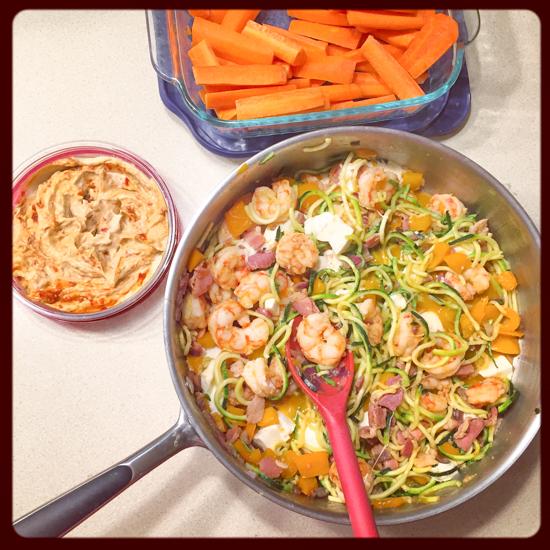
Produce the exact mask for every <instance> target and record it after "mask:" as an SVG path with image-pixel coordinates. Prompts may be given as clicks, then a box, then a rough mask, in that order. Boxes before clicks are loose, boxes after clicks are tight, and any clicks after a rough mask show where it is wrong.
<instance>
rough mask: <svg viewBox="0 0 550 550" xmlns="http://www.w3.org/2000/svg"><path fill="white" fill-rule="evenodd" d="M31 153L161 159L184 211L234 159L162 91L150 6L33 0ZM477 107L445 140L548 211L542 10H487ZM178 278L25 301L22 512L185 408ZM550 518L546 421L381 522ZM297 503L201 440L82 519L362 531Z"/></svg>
mask: <svg viewBox="0 0 550 550" xmlns="http://www.w3.org/2000/svg"><path fill="white" fill-rule="evenodd" d="M13 38H14V63H13V76H14V88H13V92H14V93H13V97H14V103H13V106H14V113H13V124H14V126H13V127H14V151H13V164H14V166H17V165H18V164H19V163H21V162H22V161H24V160H25V159H26V158H28V157H29V156H31V155H33V154H34V153H36V152H37V151H39V150H41V149H43V148H45V147H48V146H50V145H53V144H56V143H61V142H65V141H72V140H83V139H94V140H102V141H109V142H112V143H116V144H120V145H122V146H124V147H127V148H128V149H130V150H132V151H134V152H136V153H137V154H139V155H141V156H143V157H144V158H145V159H147V160H148V161H149V162H150V163H151V164H153V166H155V167H156V168H157V169H158V170H159V172H160V173H161V174H162V175H163V176H164V177H165V179H166V181H167V182H168V184H169V185H170V188H171V190H172V194H173V196H174V199H175V201H176V204H177V206H178V209H179V212H180V214H181V216H182V218H183V220H184V222H185V220H186V219H187V218H188V217H189V216H190V215H192V214H193V213H194V212H195V211H196V209H197V208H198V207H199V206H201V205H202V204H203V203H204V201H206V199H207V197H208V192H209V190H210V189H213V188H214V186H215V185H217V183H218V182H219V181H220V180H221V179H222V178H223V177H225V176H226V174H227V173H228V172H229V171H230V170H231V169H233V167H234V166H235V165H236V163H235V162H234V161H231V160H227V159H224V158H221V157H217V156H214V155H212V154H211V153H209V152H207V151H206V150H204V149H203V148H201V146H200V145H198V144H197V143H196V142H195V141H194V140H193V138H192V136H191V135H190V133H189V132H188V131H187V129H186V127H185V126H184V125H183V124H182V123H180V121H179V120H178V119H177V118H176V117H174V116H173V115H172V114H171V113H169V112H168V111H167V110H166V109H165V108H164V106H163V104H162V102H161V100H160V98H159V95H158V88H157V83H156V77H155V73H154V71H153V69H152V67H151V65H150V62H149V53H148V47H147V36H146V29H145V16H144V12H143V11H113V12H105V11H62V12H60V11H24V12H21V13H20V14H19V15H18V16H17V17H16V18H15V20H14V23H13ZM466 57H467V62H468V68H469V72H470V80H471V88H472V113H471V115H470V118H469V120H468V122H467V124H466V125H465V127H464V128H463V129H462V130H461V131H460V132H459V133H458V134H457V135H455V136H453V137H451V138H449V139H446V140H445V143H446V144H447V145H449V146H451V147H453V148H455V149H457V150H458V151H460V152H462V153H464V154H465V155H467V156H469V157H470V158H472V159H473V160H474V161H476V162H478V163H479V164H480V165H481V166H483V167H484V168H486V169H487V170H488V171H489V172H490V173H492V174H493V175H494V176H495V177H496V178H497V179H499V180H500V181H501V182H502V183H503V184H504V185H506V186H507V187H508V188H509V189H510V190H511V191H512V193H513V194H514V195H515V196H516V197H517V198H518V200H519V201H520V202H521V203H522V205H523V206H524V207H525V209H526V210H527V213H528V214H529V215H530V216H531V218H532V219H533V220H534V221H535V223H536V224H537V225H538V224H539V220H540V204H539V201H540V198H539V197H540V171H539V170H540V22H539V20H538V18H537V16H536V15H535V14H534V13H532V12H528V11H518V12H510V11H498V12H492V11H484V12H482V30H481V34H480V35H479V37H478V38H477V40H476V41H475V43H474V45H473V46H471V47H470V48H468V51H467V54H466ZM163 290H164V287H162V288H160V289H158V290H157V291H156V292H155V294H154V295H153V296H151V297H150V298H149V299H148V300H146V302H145V303H143V304H142V305H140V306H138V307H137V308H135V309H134V310H132V311H131V313H128V314H126V315H123V316H121V317H120V318H117V319H114V320H111V321H106V322H104V323H101V324H99V325H95V326H63V325H60V324H56V323H54V322H52V321H49V320H47V319H45V318H42V317H40V316H38V315H35V314H34V313H33V312H31V311H30V310H28V309H27V308H25V307H24V306H22V305H21V304H19V303H18V302H14V306H13V326H14V327H13V328H14V338H13V346H14V347H13V374H14V378H13V391H14V394H13V430H14V433H13V517H14V518H16V517H19V516H21V515H23V514H24V513H26V512H28V511H29V510H31V509H33V508H35V507H36V506H38V505H40V504H42V503H43V502H45V501H47V500H49V499H50V498H53V497H54V496H56V495H58V494H60V493H62V492H64V491H65V490H67V489H69V488H71V487H72V486H74V485H77V484H78V483H80V482H82V481H83V480H85V479H87V478H89V477H91V476H93V475H94V474H96V473H97V472H100V471H101V470H103V469H105V468H106V467H108V466H110V465H111V464H113V463H114V462H117V461H118V460H120V459H122V458H124V457H125V456H127V455H129V454H130V453H132V452H134V451H135V450H137V449H138V448H140V447H141V446H143V445H144V444H146V443H148V442H149V441H150V440H152V439H154V438H155V437H156V436H158V435H159V434H160V433H162V432H163V431H165V430H166V429H167V428H168V427H169V426H170V425H171V424H172V423H173V422H174V421H175V419H176V417H177V414H178V408H179V407H178V400H177V397H176V394H175V392H174V389H173V387H172V382H171V379H170V376H169V374H168V371H167V367H166V360H165V354H164V346H163V339H162V314H161V310H162V308H161V300H162V293H163ZM539 525H540V458H539V441H538V437H537V438H536V439H535V441H534V442H533V443H532V444H531V445H530V447H529V448H528V449H527V451H526V452H525V453H524V454H523V456H522V457H521V458H520V459H519V460H518V462H517V463H516V464H515V465H514V466H513V467H512V468H511V469H510V470H509V471H508V472H507V473H506V474H505V476H504V477H502V478H501V479H499V480H498V481H497V482H496V483H494V484H493V485H492V486H491V487H490V488H489V489H487V490H486V491H484V492H483V493H482V494H480V495H479V496H477V497H476V498H475V499H474V500H472V501H470V502H467V503H466V504H463V505H461V506H459V507H458V508H455V509H454V510H452V511H450V512H446V513H443V514H441V515H439V516H437V517H434V518H431V519H429V520H424V521H419V522H416V523H413V524H405V525H400V526H395V527H384V528H381V529H380V531H381V535H382V536H386V537H388V536H405V537H409V536H448V535H451V536H529V535H532V534H533V533H535V532H536V531H537V529H538V527H539ZM350 534H351V530H350V529H349V528H347V527H343V526H337V525H332V524H327V523H321V522H318V521H315V520H312V519H308V518H305V517H302V516H299V515H297V514H294V513H292V512H290V511H287V510H285V509H283V508H281V507H279V506H277V505H275V504H273V503H271V502H270V501H268V500H267V499H264V498H262V497H260V496H259V495H257V494H256V493H255V492H254V491H252V490H251V489H249V488H248V487H246V486H244V485H243V484H242V483H240V482H239V481H238V480H237V479H236V478H235V477H233V476H232V475H231V474H230V473H229V472H228V471H227V470H226V469H225V468H224V467H223V466H222V465H221V464H220V463H218V462H217V460H216V459H215V458H214V457H213V456H212V455H211V454H210V453H209V452H208V451H206V450H204V449H197V448H195V449H188V450H186V451H184V452H182V453H180V454H179V455H176V456H175V457H173V458H172V459H170V460H169V461H168V462H166V463H164V464H163V465H162V466H160V467H159V468H157V469H156V470H155V471H153V472H152V473H150V474H149V475H147V476H146V477H145V478H143V479H142V480H140V481H139V482H138V483H136V484H135V485H134V486H132V487H131V488H129V489H128V490H127V491H126V492H124V493H123V494H122V495H120V496H119V497H117V498H116V499H115V500H113V501H112V502H111V503H110V504H108V505H107V506H105V508H103V509H102V510H100V511H99V512H98V513H96V514H95V515H94V516H92V517H91V518H90V519H88V520H87V521H86V522H84V523H83V524H81V525H80V526H79V527H78V528H77V529H75V530H74V531H72V532H71V533H70V535H69V536H81V537H106V536H113V537H121V536H137V537H155V536H157V537H166V536H168V537H179V536H256V537H257V536H312V537H319V536H326V537H331V536H349V535H350Z"/></svg>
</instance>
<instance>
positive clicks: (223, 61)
mask: <svg viewBox="0 0 550 550" xmlns="http://www.w3.org/2000/svg"><path fill="white" fill-rule="evenodd" d="M238 64H239V63H235V62H234V61H229V59H224V58H223V57H218V65H238Z"/></svg>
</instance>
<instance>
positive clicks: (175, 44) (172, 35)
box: [166, 10, 181, 78]
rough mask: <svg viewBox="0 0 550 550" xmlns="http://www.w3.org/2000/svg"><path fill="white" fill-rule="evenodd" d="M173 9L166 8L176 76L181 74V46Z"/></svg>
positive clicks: (173, 67)
mask: <svg viewBox="0 0 550 550" xmlns="http://www.w3.org/2000/svg"><path fill="white" fill-rule="evenodd" d="M173 13H174V12H173V11H172V10H166V27H167V30H168V44H169V47H170V60H171V61H172V73H173V75H174V76H175V77H176V78H179V76H180V73H181V71H180V64H179V48H178V41H177V37H176V28H175V26H174V21H173V19H172V14H173Z"/></svg>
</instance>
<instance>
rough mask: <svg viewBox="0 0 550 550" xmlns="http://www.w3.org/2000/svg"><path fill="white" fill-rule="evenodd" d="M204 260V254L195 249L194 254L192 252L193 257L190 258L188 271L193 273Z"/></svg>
mask: <svg viewBox="0 0 550 550" xmlns="http://www.w3.org/2000/svg"><path fill="white" fill-rule="evenodd" d="M203 260H204V254H203V253H202V252H201V251H200V250H199V249H198V248H195V249H194V250H193V252H191V256H189V261H188V262H187V271H189V272H191V271H193V270H194V269H195V268H196V267H197V266H198V265H199V264H200V263H201V262H202V261H203Z"/></svg>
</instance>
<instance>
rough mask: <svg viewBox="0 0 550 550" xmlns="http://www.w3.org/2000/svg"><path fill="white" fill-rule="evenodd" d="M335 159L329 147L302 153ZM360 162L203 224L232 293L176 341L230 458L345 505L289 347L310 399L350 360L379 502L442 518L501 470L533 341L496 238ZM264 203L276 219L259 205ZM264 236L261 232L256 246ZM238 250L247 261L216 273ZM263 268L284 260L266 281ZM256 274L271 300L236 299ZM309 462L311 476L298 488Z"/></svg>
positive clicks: (261, 294)
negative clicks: (501, 439)
mask: <svg viewBox="0 0 550 550" xmlns="http://www.w3.org/2000/svg"><path fill="white" fill-rule="evenodd" d="M330 146H331V139H330V138H327V139H325V141H324V142H323V143H321V144H319V145H316V146H313V147H306V148H304V151H305V152H315V151H320V150H322V149H327V148H329V147H330ZM358 155H359V151H358V152H357V154H356V153H355V152H353V151H352V152H349V153H347V154H346V155H345V156H343V155H342V156H340V157H338V158H337V159H334V162H333V163H332V164H330V165H328V166H325V167H323V168H320V169H317V168H315V169H308V168H307V167H306V168H303V169H301V170H299V171H298V172H296V173H295V174H289V175H288V176H286V179H279V180H278V181H279V183H278V187H277V189H278V191H277V194H275V193H268V192H266V191H265V188H264V190H263V191H262V193H263V194H262V195H261V196H256V197H255V198H254V200H253V199H251V198H250V197H251V195H247V196H245V197H243V199H242V203H244V205H245V206H244V209H243V208H242V203H241V207H240V208H241V211H240V213H239V212H236V213H235V212H233V214H234V216H233V217H231V218H228V221H227V222H226V223H225V224H224V223H221V224H219V223H218V224H216V223H211V224H209V225H208V227H207V229H206V231H205V232H204V233H203V235H202V236H201V238H200V240H199V242H198V243H197V248H198V249H199V251H201V253H202V254H203V255H204V264H203V265H204V266H206V267H207V268H208V269H210V271H211V275H212V281H213V282H214V283H216V284H217V285H218V287H219V288H218V289H216V292H214V293H212V295H211V292H210V290H209V291H208V292H205V293H202V294H201V295H200V296H194V295H193V294H192V293H189V294H188V296H186V297H185V299H184V302H183V306H182V312H181V313H182V314H181V321H180V325H179V326H178V331H177V333H176V334H177V342H178V343H179V345H180V347H181V350H182V354H183V356H185V357H186V362H187V368H188V369H189V376H192V375H191V371H193V373H195V374H196V375H198V378H199V381H200V384H199V389H200V390H202V395H205V396H206V397H207V399H208V400H209V401H210V404H209V407H210V408H209V410H208V411H206V412H205V414H211V415H212V417H213V419H214V421H215V423H216V426H217V428H218V429H220V430H221V431H223V432H228V433H229V436H227V437H226V439H227V440H228V441H234V442H233V443H228V447H229V448H230V450H231V451H232V452H234V453H236V454H237V455H238V456H240V457H241V458H242V459H243V460H244V461H245V462H246V463H247V467H249V468H250V469H251V470H252V471H253V472H255V473H256V474H257V475H258V476H259V477H261V478H262V479H265V480H266V482H268V483H269V484H270V486H272V487H276V488H279V489H280V490H281V491H287V492H292V491H294V492H302V493H305V494H308V495H313V496H316V497H318V498H319V497H326V498H327V499H328V500H330V501H333V502H338V503H344V502H345V498H344V494H343V493H342V490H341V485H340V481H339V478H338V472H337V469H336V467H335V464H334V462H333V455H332V448H331V445H330V442H329V440H328V436H327V431H326V428H325V425H324V423H323V419H322V417H321V415H320V414H319V412H318V411H317V409H316V408H315V407H314V406H313V405H312V403H311V402H310V401H309V399H308V398H307V397H306V396H305V395H304V394H303V393H302V392H301V391H300V389H299V387H298V385H297V384H296V383H295V382H294V380H292V377H291V375H290V372H289V370H288V364H287V361H288V359H287V350H291V353H292V354H293V361H296V362H297V363H298V365H299V367H298V368H300V369H303V370H302V373H303V379H304V381H305V382H306V383H308V386H309V387H310V388H312V391H317V390H318V386H316V385H315V383H313V382H312V380H318V381H320V382H321V381H324V382H326V385H327V386H336V385H337V384H338V372H339V365H340V362H341V360H342V358H343V356H344V353H345V352H346V350H348V351H350V352H351V354H352V356H353V360H354V373H353V381H352V384H351V389H350V391H349V396H348V400H347V408H346V411H347V418H346V422H347V426H348V429H349V432H350V436H351V439H352V442H353V445H354V448H355V452H356V455H357V459H358V461H359V465H360V468H361V472H362V475H363V479H364V481H365V485H366V486H367V488H368V492H369V495H370V498H371V500H373V502H378V504H377V505H380V506H381V507H388V506H397V505H402V504H407V503H414V502H423V503H432V502H436V501H437V500H438V499H439V498H440V494H442V493H444V492H446V491H454V490H457V489H459V488H460V487H461V486H462V484H463V478H464V475H465V472H466V471H467V468H468V464H471V463H473V462H477V461H480V460H483V459H484V458H486V457H487V456H489V455H490V449H491V447H492V445H493V443H494V440H495V438H496V437H498V432H497V426H498V422H497V421H498V417H499V416H500V415H501V414H503V413H504V411H506V410H507V409H508V408H509V406H510V405H511V404H512V403H513V402H514V400H515V398H516V396H517V389H516V388H515V387H514V385H513V384H512V383H511V382H510V380H509V379H510V377H511V373H512V372H513V366H512V365H511V363H510V360H511V357H512V356H514V355H517V354H518V353H519V345H518V344H517V342H518V340H519V339H520V338H521V336H522V333H521V328H520V326H519V323H520V322H521V318H520V317H519V312H520V310H519V304H518V297H517V290H516V283H517V281H515V276H514V275H513V273H512V272H511V270H512V266H511V265H510V264H509V263H508V262H507V261H506V259H505V258H504V255H503V253H502V250H501V248H500V246H499V243H498V242H497V241H496V240H495V239H494V238H493V236H492V234H491V232H490V228H489V226H487V223H486V222H485V221H483V220H478V219H477V218H476V216H475V215H473V214H471V213H469V212H468V210H467V209H466V207H465V206H464V205H462V203H461V202H460V201H459V199H458V198H456V197H454V196H453V195H450V194H436V195H428V194H427V193H426V192H425V191H424V190H423V189H422V188H421V187H422V185H423V181H424V178H423V175H422V174H419V173H416V172H411V171H409V170H406V169H405V168H403V167H400V166H398V165H397V164H395V163H391V162H386V161H384V160H382V159H378V158H374V157H371V156H369V155H367V154H363V156H368V157H369V158H368V160H367V159H366V158H362V157H361V156H358ZM266 160H267V159H266ZM285 182H286V183H285ZM271 183H272V182H266V183H261V184H259V185H262V186H263V187H265V186H266V185H270V184H271ZM260 199H261V200H262V201H264V204H263V205H262V206H261V207H259V206H258V208H261V210H262V211H263V212H269V213H270V214H271V213H273V215H272V216H270V217H269V218H266V217H263V216H262V215H260V213H259V212H258V211H257V210H256V208H255V207H254V206H253V205H258V204H259V203H260ZM266 201H267V202H266ZM269 201H276V204H275V203H273V204H271V203H270V202H269ZM472 206H474V205H472ZM275 213H276V215H275ZM327 213H330V214H332V216H328V215H327ZM321 214H323V216H320V215H321ZM239 216H240V217H239ZM318 216H319V218H318V220H319V223H321V220H323V223H324V220H325V219H329V218H330V219H333V218H334V217H337V218H338V221H339V223H340V225H341V224H342V223H343V224H345V225H346V226H347V228H349V229H348V230H347V233H345V235H346V236H345V238H343V241H342V242H339V239H340V237H341V235H340V234H339V231H340V229H339V227H338V225H335V226H334V227H332V226H331V227H330V228H324V230H321V229H316V228H315V223H314V222H311V226H310V225H309V223H308V224H305V221H306V220H309V219H311V218H316V217H318ZM230 221H231V223H229V222H230ZM316 222H317V220H316ZM327 223H328V222H327ZM489 223H490V220H489ZM252 226H258V228H257V229H258V230H259V234H258V235H255V233H254V232H252V234H251V237H250V236H249V235H250V234H247V235H246V236H245V237H246V238H243V235H244V233H245V231H246V230H247V229H249V228H251V227H252ZM305 227H307V228H308V234H306V233H305ZM310 227H313V228H314V229H310ZM273 235H275V237H273ZM249 239H252V240H250V242H247V241H248V240H249ZM256 239H257V240H258V244H256V243H255V242H253V241H254V240H256ZM293 239H294V240H295V241H296V243H298V244H296V245H292V246H293V247H292V246H290V244H289V243H291V241H292V240H293ZM260 241H263V242H260ZM245 242H247V244H246V245H245V244H244V243H245ZM285 246H287V247H289V248H285ZM227 247H233V250H234V251H235V250H236V251H237V252H234V254H236V255H237V256H236V257H232V258H229V259H228V260H227V264H223V265H221V266H220V265H218V264H217V263H216V258H217V254H219V252H220V251H221V250H223V249H225V248H227ZM252 248H254V251H252ZM239 254H241V256H239ZM253 254H258V256H257V258H259V259H260V260H261V261H260V264H259V265H264V258H266V259H267V260H266V261H265V265H267V264H268V263H269V262H271V263H270V264H269V265H267V267H260V268H256V269H254V268H253V267H252V266H253V264H254V260H256V259H257V258H252V255H253ZM251 258H252V259H251ZM302 268H303V269H302ZM250 272H253V273H264V274H265V275H267V277H268V279H269V283H267V282H266V281H267V279H266V277H265V276H262V277H263V278H260V277H259V278H258V281H260V280H261V281H262V283H261V284H262V286H261V287H260V282H258V288H257V289H256V288H255V287H254V286H251V287H247V290H246V292H248V293H249V294H246V296H245V297H243V292H245V291H244V290H243V289H242V288H241V289H240V290H239V292H235V289H236V288H237V287H238V286H239V285H240V280H241V278H242V277H243V274H244V273H250ZM192 276H194V275H192ZM197 277H198V275H197ZM247 279H249V278H248V277H247ZM252 279H253V277H251V278H250V280H249V281H248V283H247V284H248V285H251V284H253V282H252V283H251V280H252ZM196 284H197V283H196V281H192V285H191V286H193V288H194V289H196ZM245 298H246V300H245ZM213 300H215V302H213ZM240 301H242V302H243V303H242V304H241V303H240ZM250 304H253V305H252V307H250ZM245 306H246V307H245ZM214 312H215V313H216V315H218V316H217V317H216V316H215V314H214ZM300 315H301V316H302V319H300V320H299V321H300V322H301V323H304V325H303V326H301V327H300V328H299V329H298V330H297V332H296V331H294V332H293V328H294V327H293V325H294V322H295V319H296V318H297V317H298V316H300ZM313 315H314V316H315V317H313ZM518 318H519V321H518ZM308 319H309V320H308ZM218 325H219V326H218ZM212 327H214V328H212ZM304 327H307V328H304ZM210 330H214V334H210ZM301 331H302V332H301ZM308 331H309V332H308ZM243 350H246V351H245V352H243ZM507 364H510V368H507V366H506V365H507ZM307 373H309V374H307ZM335 373H336V374H335ZM306 374H307V376H306ZM192 380H193V381H194V383H193V385H192V387H194V388H196V387H197V383H198V382H197V378H193V379H192ZM310 384H311V385H310ZM196 395H201V392H200V391H199V392H197V393H196ZM257 397H259V398H261V399H262V400H263V401H258V399H257ZM259 405H261V407H263V409H262V408H260V412H261V418H260V416H257V418H254V416H253V415H254V412H255V410H254V408H255V407H258V406H259ZM251 414H252V416H251ZM256 414H259V413H258V412H257V410H256ZM249 419H253V420H249ZM229 430H233V431H231V432H229ZM234 434H236V435H237V439H236V440H235V439H233V437H230V436H233V435H234ZM238 442H240V443H238ZM294 454H295V455H299V456H300V457H301V460H297V461H296V462H293V461H294V459H293V456H294ZM307 455H311V457H309V456H307ZM261 457H271V458H275V459H276V462H277V464H278V466H279V467H280V468H281V475H280V477H275V478H267V477H266V476H265V475H264V473H263V471H262V467H261V466H260V465H259V464H260V458H261ZM309 459H311V464H310V462H308V461H309ZM303 464H308V465H309V466H308V467H315V468H316V476H315V477H303V475H302V474H303V467H304V466H303ZM283 466H285V468H283ZM301 468H302V469H301Z"/></svg>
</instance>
